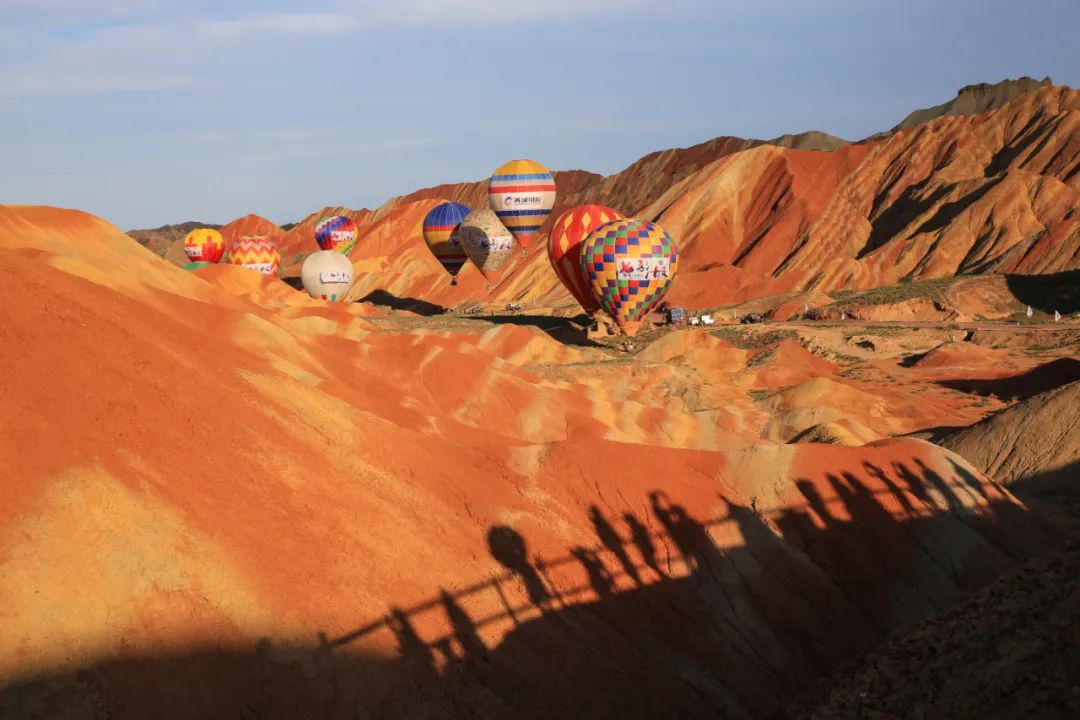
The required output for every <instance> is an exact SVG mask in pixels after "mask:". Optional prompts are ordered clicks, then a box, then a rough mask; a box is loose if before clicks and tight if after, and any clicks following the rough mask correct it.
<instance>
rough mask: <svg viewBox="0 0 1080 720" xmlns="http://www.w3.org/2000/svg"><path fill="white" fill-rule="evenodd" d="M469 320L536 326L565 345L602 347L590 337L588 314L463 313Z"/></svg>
mask: <svg viewBox="0 0 1080 720" xmlns="http://www.w3.org/2000/svg"><path fill="white" fill-rule="evenodd" d="M462 317H463V318H465V319H467V320H484V321H486V322H490V323H495V324H496V325H520V326H522V327H534V328H538V329H540V330H543V331H544V332H546V333H547V334H548V335H550V336H551V337H553V338H554V339H556V340H558V341H559V342H561V343H562V344H564V345H579V346H582V347H600V345H599V343H596V342H593V341H592V340H590V339H589V325H590V324H591V322H592V321H591V320H590V319H589V316H588V315H585V314H581V315H578V316H575V317H555V316H552V315H524V314H523V315H499V314H493V315H484V314H483V313H477V314H475V315H462Z"/></svg>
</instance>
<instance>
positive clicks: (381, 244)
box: [131, 77, 1080, 307]
mask: <svg viewBox="0 0 1080 720" xmlns="http://www.w3.org/2000/svg"><path fill="white" fill-rule="evenodd" d="M1078 111H1080V92H1077V91H1076V90H1073V89H1071V88H1068V87H1063V86H1054V85H1053V84H1052V83H1051V81H1050V79H1049V78H1046V79H1044V80H1042V81H1036V80H1034V79H1032V78H1027V77H1023V78H1020V79H1018V80H1006V81H1003V82H1001V83H996V84H977V85H969V86H967V87H964V88H961V90H960V91H959V92H958V93H957V95H956V97H955V98H953V99H952V100H951V101H949V102H947V103H943V104H941V105H938V106H935V107H932V108H927V109H923V110H917V111H915V112H913V113H911V114H910V115H908V116H907V117H906V118H905V119H904V120H902V121H901V122H900V123H899V124H898V125H897V126H896V127H894V128H893V129H892V130H890V131H888V132H885V133H880V134H877V135H875V136H872V137H870V138H866V139H864V140H860V141H858V142H855V143H850V142H848V141H846V140H843V139H841V138H836V137H833V136H831V135H827V134H825V133H822V132H817V131H810V132H806V133H801V134H798V135H784V136H781V137H779V138H774V139H772V140H768V141H765V140H754V139H744V138H735V137H718V138H714V139H712V140H709V141H707V142H704V143H701V144H699V145H695V146H693V147H689V148H679V149H671V150H663V151H659V152H655V153H651V154H649V155H646V156H645V157H643V158H641V159H640V160H638V161H637V162H635V163H633V164H632V165H630V166H629V167H628V168H626V169H625V170H623V171H621V172H619V173H616V174H614V175H611V176H608V177H602V176H600V175H596V174H594V173H590V172H586V171H582V170H572V171H565V172H557V173H556V174H555V175H556V180H557V183H558V187H559V200H558V204H557V206H556V208H555V211H554V212H553V213H552V216H551V220H549V224H550V222H552V221H553V220H554V218H555V217H556V216H557V215H558V214H559V213H560V212H561V211H562V210H564V209H566V208H568V207H572V206H574V205H577V204H579V203H583V202H598V203H602V204H605V205H609V206H611V207H614V208H617V209H619V210H621V211H622V212H624V213H626V214H629V215H633V216H637V217H643V218H648V219H651V220H654V221H657V222H659V223H660V224H661V225H662V226H663V227H664V228H665V229H667V230H668V231H669V232H671V233H672V235H673V236H674V237H675V238H676V240H677V241H678V242H679V244H680V247H681V249H682V257H681V261H680V271H679V274H680V278H679V281H677V282H676V283H675V285H674V286H673V289H672V296H671V297H672V300H673V301H676V302H682V303H684V304H687V305H691V306H699V307H709V306H716V305H724V304H730V303H736V302H741V301H744V300H746V299H749V298H752V297H756V296H760V295H766V294H776V293H791V292H801V291H830V290H836V289H863V288H869V287H875V286H878V285H883V284H892V283H896V282H901V281H903V280H905V279H914V278H924V279H925V278H932V277H942V276H949V275H954V274H979V273H994V272H1013V273H1047V272H1056V271H1060V270H1070V269H1077V268H1078V267H1080V130H1078V127H1077V123H1078V119H1077V118H1078V117H1080V112H1078ZM440 200H454V201H457V202H462V203H465V204H466V205H469V206H471V207H480V206H482V205H483V203H484V202H485V200H486V197H485V181H483V180H481V181H474V182H464V183H458V184H448V185H442V186H438V187H433V188H426V189H423V190H418V191H416V192H413V193H410V194H408V195H405V196H401V197H396V198H392V199H391V200H389V201H388V202H387V203H385V204H384V205H383V206H382V207H380V208H378V209H377V210H374V211H372V210H356V211H354V210H350V209H347V208H326V209H323V210H320V211H318V212H316V213H313V214H312V215H311V216H309V217H308V218H305V219H304V220H302V221H300V222H299V223H296V224H295V226H293V227H291V228H284V229H280V230H276V231H275V232H277V233H280V235H281V239H280V243H281V246H282V250H283V254H284V256H285V262H284V265H283V273H284V274H285V275H296V274H297V273H298V272H299V265H300V263H301V262H302V260H303V258H304V257H306V255H307V254H309V253H310V252H311V251H312V250H313V249H314V241H313V238H312V231H313V227H314V224H315V223H316V222H317V221H318V219H319V218H321V217H323V216H325V215H326V214H328V213H330V212H335V213H342V214H347V215H350V216H351V217H353V218H354V219H355V220H356V221H357V223H358V225H359V226H360V229H361V234H362V241H361V242H360V243H358V244H357V247H356V249H355V250H354V251H353V253H352V259H353V260H354V263H356V264H357V267H358V271H359V273H360V280H359V282H360V284H361V285H362V286H363V287H365V288H368V289H370V290H371V291H374V290H381V291H384V292H387V293H391V294H394V295H398V296H407V297H414V298H423V299H425V300H428V301H430V302H436V303H440V304H444V305H448V306H449V305H456V304H458V303H460V302H463V301H466V300H470V299H474V300H475V299H485V298H486V299H491V300H497V301H504V300H505V301H511V300H513V301H524V302H534V303H541V304H552V305H557V304H561V303H569V302H570V300H569V296H568V295H566V294H565V292H564V291H563V290H562V288H561V286H560V285H559V283H558V281H557V280H556V279H555V276H554V274H553V273H552V272H551V271H550V268H549V267H548V266H547V260H546V257H545V254H544V252H543V248H542V247H534V248H531V249H530V251H529V252H528V253H527V254H526V256H524V257H521V258H519V259H518V261H517V262H516V264H515V265H514V266H512V267H511V268H510V269H509V270H508V271H507V273H506V274H505V277H504V280H503V282H502V283H501V284H500V285H498V286H497V287H495V288H492V289H490V290H489V289H488V288H487V283H486V281H484V280H483V278H482V277H480V275H479V273H477V272H476V271H475V270H474V269H473V268H471V267H470V266H467V267H466V268H465V270H463V272H462V275H461V277H460V278H459V282H458V285H456V286H450V285H449V283H448V281H447V279H446V277H445V275H444V274H443V271H442V269H441V267H440V266H439V265H438V263H436V262H435V261H434V259H433V258H432V257H431V256H430V254H429V253H428V252H427V250H426V248H425V247H424V245H423V242H422V239H421V237H420V231H419V228H420V223H421V221H422V219H423V217H424V215H425V214H426V213H427V211H428V210H429V209H430V208H431V207H433V206H434V205H435V204H437V202H438V201H440ZM262 222H264V223H265V224H266V226H267V227H271V226H272V224H270V223H268V222H267V221H262ZM193 226H194V224H193V223H185V224H183V225H181V226H166V227H163V228H158V229H155V230H152V231H133V232H132V233H131V234H132V236H133V237H136V238H137V239H139V240H140V242H142V243H143V244H144V245H147V246H148V247H150V248H151V249H152V250H154V251H155V252H158V253H159V254H162V255H168V254H169V252H168V244H169V243H170V242H171V243H172V244H173V245H175V240H176V238H179V237H182V236H183V234H184V233H186V231H187V230H183V228H188V229H190V228H191V227H193ZM541 245H542V243H541ZM163 247H164V248H165V249H164V250H163V249H162V248H163ZM171 256H172V257H173V259H178V258H177V253H176V252H175V251H174V252H173V253H171ZM180 257H181V258H182V253H180Z"/></svg>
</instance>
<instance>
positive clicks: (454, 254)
mask: <svg viewBox="0 0 1080 720" xmlns="http://www.w3.org/2000/svg"><path fill="white" fill-rule="evenodd" d="M468 214H469V208H468V207H466V206H465V205H462V204H461V203H456V202H444V203H443V204H442V205H438V206H437V207H434V208H432V210H431V212H429V213H428V214H427V217H425V218H424V242H426V243H427V246H428V247H429V248H430V249H431V253H432V254H433V255H434V256H435V259H437V260H438V261H439V262H440V263H442V266H443V267H444V268H446V271H447V272H448V273H450V274H451V275H454V276H456V275H457V274H458V272H459V271H460V270H461V266H462V265H464V264H465V261H466V260H468V259H469V256H468V255H466V254H465V249H464V248H463V247H462V246H461V238H460V237H458V229H459V227H460V226H461V221H462V220H464V219H465V218H466V217H467V216H468Z"/></svg>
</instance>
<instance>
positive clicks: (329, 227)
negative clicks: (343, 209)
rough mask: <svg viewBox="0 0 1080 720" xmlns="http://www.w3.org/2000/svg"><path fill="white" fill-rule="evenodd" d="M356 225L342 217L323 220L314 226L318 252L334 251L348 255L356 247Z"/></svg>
mask: <svg viewBox="0 0 1080 720" xmlns="http://www.w3.org/2000/svg"><path fill="white" fill-rule="evenodd" d="M356 234H357V229H356V223H354V222H353V221H352V218H347V217H345V216H344V215H334V216H332V217H328V218H324V219H323V220H320V221H319V224H318V225H316V226H315V242H316V243H318V245H319V249H320V250H334V251H335V252H339V253H342V254H343V255H348V254H349V251H350V250H352V249H353V246H354V245H356Z"/></svg>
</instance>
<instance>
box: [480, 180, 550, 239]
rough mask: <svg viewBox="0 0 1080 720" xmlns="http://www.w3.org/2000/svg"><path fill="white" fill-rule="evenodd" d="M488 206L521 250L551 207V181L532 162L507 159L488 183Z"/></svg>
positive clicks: (537, 231) (533, 237)
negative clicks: (511, 234) (508, 160)
mask: <svg viewBox="0 0 1080 720" xmlns="http://www.w3.org/2000/svg"><path fill="white" fill-rule="evenodd" d="M488 205H489V206H490V207H491V209H492V210H494V211H495V214H496V215H498V217H499V221H500V222H502V224H503V225H505V226H506V229H507V230H509V231H510V232H511V233H513V235H514V238H515V239H516V240H517V242H518V244H519V245H521V247H529V245H531V244H532V242H533V241H534V240H535V239H536V238H537V237H538V236H539V235H540V227H541V226H542V225H543V224H544V221H545V220H547V216H548V215H550V214H551V208H552V207H554V205H555V178H553V177H552V176H551V173H549V172H548V170H547V168H546V167H544V166H543V165H541V164H540V163H538V162H536V161H535V160H511V161H510V162H508V163H506V164H505V165H503V166H502V167H500V168H499V169H498V170H496V171H495V174H494V175H492V176H491V179H490V180H489V181H488Z"/></svg>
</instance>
